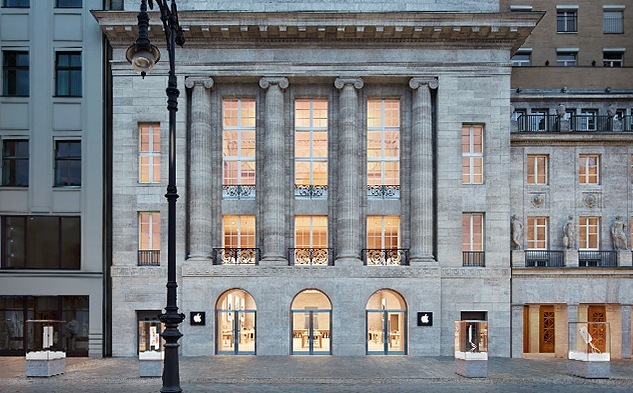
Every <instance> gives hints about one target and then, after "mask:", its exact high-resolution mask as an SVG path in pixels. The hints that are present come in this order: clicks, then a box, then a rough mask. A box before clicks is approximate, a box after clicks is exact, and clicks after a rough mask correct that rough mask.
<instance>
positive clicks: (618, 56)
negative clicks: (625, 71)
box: [602, 49, 624, 68]
mask: <svg viewBox="0 0 633 393" xmlns="http://www.w3.org/2000/svg"><path fill="white" fill-rule="evenodd" d="M609 56H612V58H607V57H609ZM602 66H603V67H608V68H622V67H624V51H619V50H618V51H616V50H606V49H603V50H602Z"/></svg>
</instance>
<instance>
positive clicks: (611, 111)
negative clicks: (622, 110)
mask: <svg viewBox="0 0 633 393" xmlns="http://www.w3.org/2000/svg"><path fill="white" fill-rule="evenodd" d="M607 113H608V114H609V117H611V118H613V117H615V115H616V114H617V113H618V107H617V106H615V105H613V104H611V105H609V107H608V108H607Z"/></svg>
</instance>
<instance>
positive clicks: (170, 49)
mask: <svg viewBox="0 0 633 393" xmlns="http://www.w3.org/2000/svg"><path fill="white" fill-rule="evenodd" d="M148 1H149V8H150V9H153V8H154V4H153V1H152V0H141V12H139V14H138V30H139V31H138V39H137V40H136V43H135V44H134V45H132V46H130V47H129V48H128V50H127V52H126V53H125V57H126V58H127V60H128V61H129V62H130V63H131V64H132V65H133V66H134V69H135V70H136V72H138V73H139V74H141V76H142V77H145V75H146V74H147V73H148V72H150V71H151V70H152V68H154V64H156V63H157V62H158V60H159V59H160V52H159V51H158V48H156V47H155V46H154V45H152V44H151V43H150V42H149V38H148V35H147V31H148V28H149V16H148V15H147V2H148ZM156 3H157V4H158V8H160V19H161V20H162V21H163V27H164V30H165V39H166V41H167V53H168V55H169V79H168V82H167V90H166V91H167V110H168V111H169V181H168V183H167V193H166V194H165V198H167V204H168V210H167V306H166V307H165V312H164V313H161V315H160V320H161V322H163V323H164V324H165V329H164V330H163V332H162V337H163V339H164V340H165V360H164V363H163V387H162V388H161V389H160V391H161V392H163V393H166V392H182V388H181V387H180V373H179V365H178V347H179V346H180V345H179V344H178V340H179V339H180V337H182V333H180V331H179V330H178V325H179V324H180V323H181V322H182V321H183V320H184V319H185V315H184V314H182V313H178V305H177V304H176V289H177V288H178V283H177V282H176V199H178V190H177V188H176V112H177V111H178V96H179V95H180V91H178V87H177V81H176V72H175V69H176V65H175V61H174V56H175V46H176V44H178V45H180V46H182V45H183V44H184V43H185V39H184V37H183V36H182V28H181V27H180V25H179V24H178V10H177V9H176V1H175V0H171V7H169V6H168V4H167V0H156Z"/></svg>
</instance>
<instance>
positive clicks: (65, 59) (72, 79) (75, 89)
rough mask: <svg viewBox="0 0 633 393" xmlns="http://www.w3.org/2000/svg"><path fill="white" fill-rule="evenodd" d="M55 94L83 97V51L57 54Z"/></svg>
mask: <svg viewBox="0 0 633 393" xmlns="http://www.w3.org/2000/svg"><path fill="white" fill-rule="evenodd" d="M55 78H56V79H55V80H56V83H55V94H56V95H57V96H59V97H81V52H57V53H56V54H55Z"/></svg>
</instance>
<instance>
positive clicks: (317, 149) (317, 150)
mask: <svg viewBox="0 0 633 393" xmlns="http://www.w3.org/2000/svg"><path fill="white" fill-rule="evenodd" d="M312 156H313V157H327V132H313V133H312Z"/></svg>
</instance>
